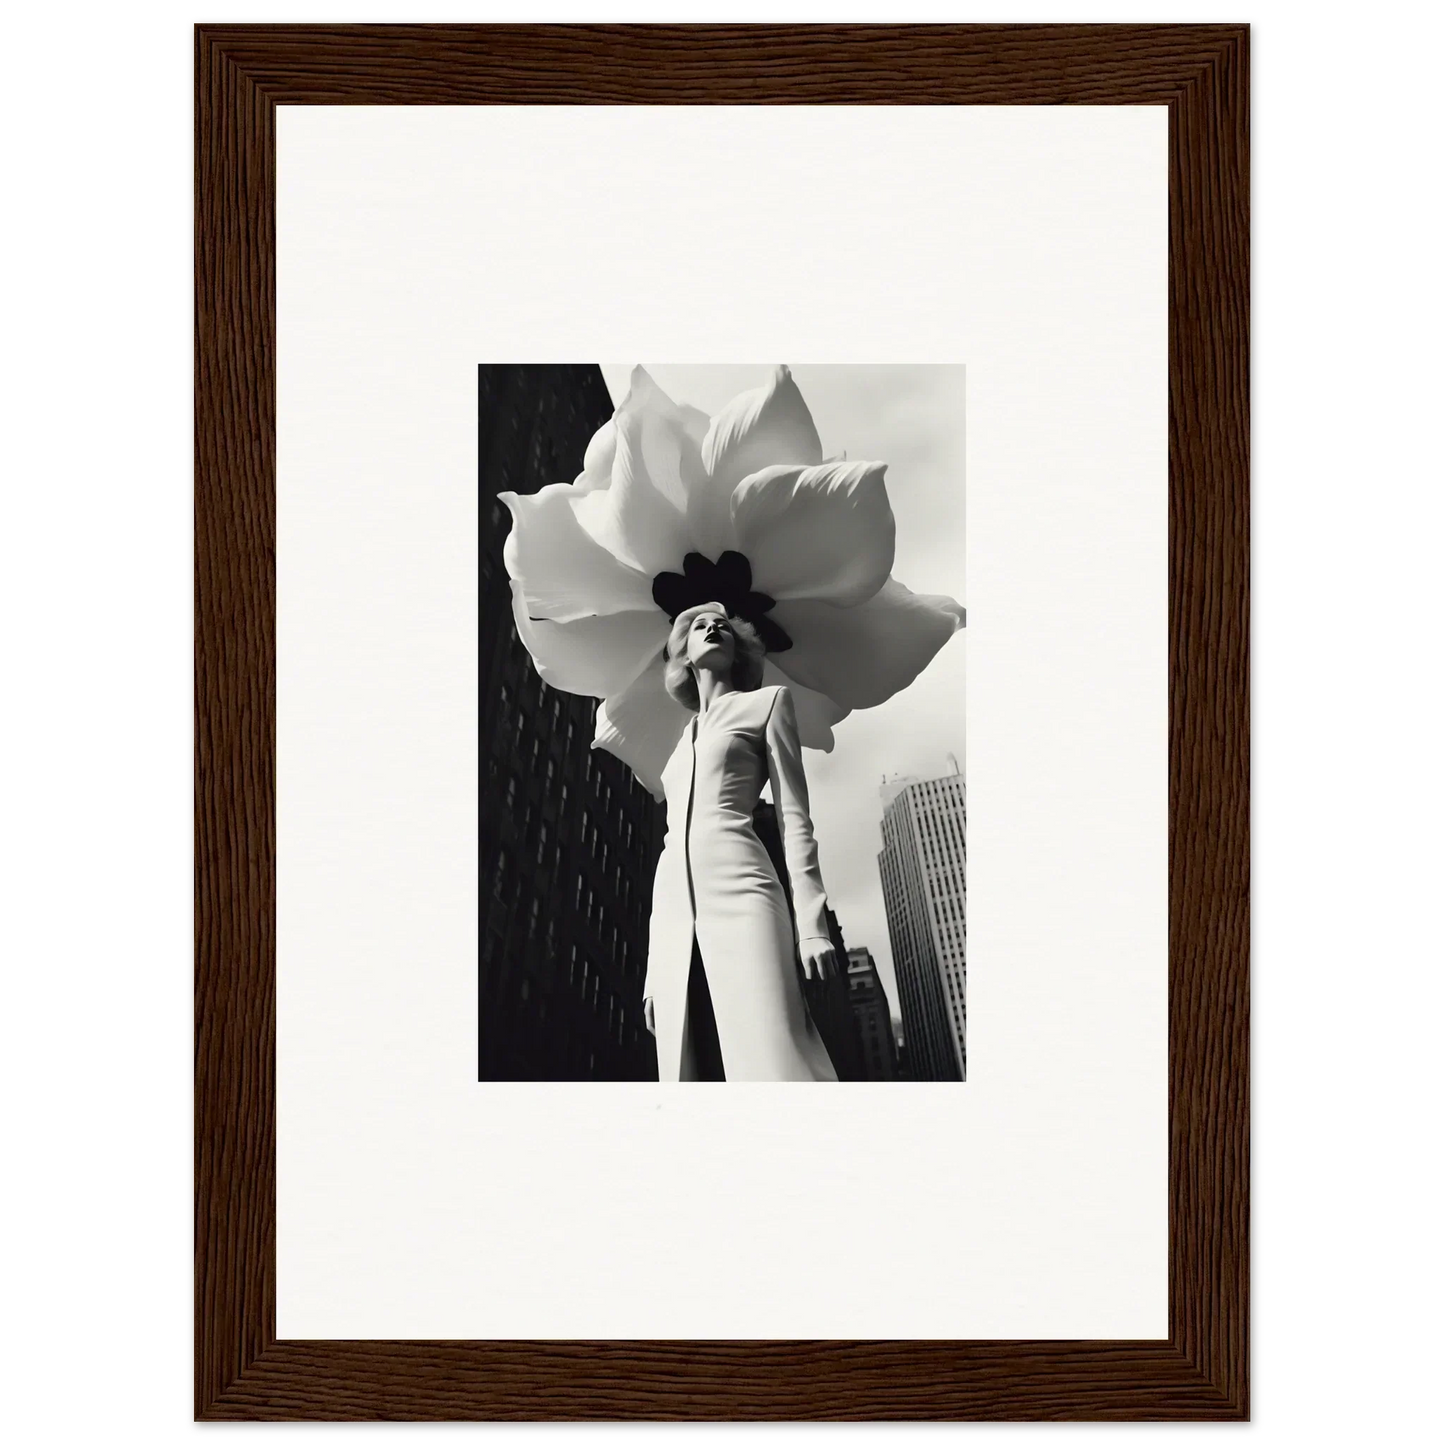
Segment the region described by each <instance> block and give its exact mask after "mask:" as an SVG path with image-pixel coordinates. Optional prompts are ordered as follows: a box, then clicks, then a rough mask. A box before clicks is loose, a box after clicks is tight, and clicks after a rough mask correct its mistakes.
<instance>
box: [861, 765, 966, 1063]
mask: <svg viewBox="0 0 1445 1445" xmlns="http://www.w3.org/2000/svg"><path fill="white" fill-rule="evenodd" d="M881 797H882V802H883V850H882V852H880V853H879V855H878V871H879V874H880V875H881V877H882V882H883V905H884V909H885V911H886V913H887V915H888V937H889V941H890V942H891V943H892V945H893V971H894V973H895V975H896V976H897V979H898V996H899V999H898V1001H899V1004H900V1006H901V1008H902V1012H903V1034H904V1038H905V1040H906V1041H907V1051H908V1069H909V1075H910V1077H912V1078H914V1079H964V1078H967V1077H968V1055H967V1049H966V1046H965V1034H966V1025H967V1020H968V1013H967V1008H966V1004H965V991H964V983H965V977H966V960H967V949H968V932H967V926H966V922H965V915H966V904H967V899H968V889H967V864H968V852H967V847H966V844H965V824H966V817H967V793H966V790H965V785H964V780H963V778H962V777H961V776H960V775H959V774H958V773H957V772H956V771H955V772H954V773H952V774H949V775H946V776H944V777H941V778H923V779H919V778H896V779H893V780H892V781H890V782H885V783H884V785H883V788H882V790H881Z"/></svg>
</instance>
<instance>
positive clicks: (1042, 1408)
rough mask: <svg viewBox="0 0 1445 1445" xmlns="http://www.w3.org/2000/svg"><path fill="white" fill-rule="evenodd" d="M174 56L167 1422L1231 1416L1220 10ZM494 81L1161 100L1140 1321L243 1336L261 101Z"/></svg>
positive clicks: (863, 98) (1238, 1366)
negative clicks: (176, 746) (182, 376)
mask: <svg viewBox="0 0 1445 1445" xmlns="http://www.w3.org/2000/svg"><path fill="white" fill-rule="evenodd" d="M195 61H196V112H195V125H196V132H195V139H196V172H195V174H196V358H195V361H196V410H195V424H196V438H195V457H196V482H195V502H196V531H195V545H196V599H195V618H196V644H195V646H196V688H195V706H196V760H195V767H196V995H195V997H196V1021H195V1044H196V1115H195V1121H196V1122H195V1170H196V1216H195V1221H196V1222H195V1258H196V1294H195V1310H196V1332H195V1351H196V1360H195V1410H196V1415H197V1418H199V1419H208V1420H220V1419H231V1420H240V1419H276V1420H294V1419H369V1420H381V1419H415V1420H448V1419H450V1420H457V1419H840V1420H841V1419H1096V1420H1104V1419H1160V1420H1165V1419H1229V1420H1239V1419H1244V1418H1247V1416H1248V1408H1249V1405H1248V1380H1249V1356H1248V1283H1249V1279H1248V1177H1249V1154H1248V1028H1249V1015H1248V939H1249V817H1248V798H1249V755H1248V706H1249V677H1248V585H1249V573H1248V567H1249V506H1248V485H1249V457H1248V440H1249V375H1248V317H1249V311H1248V303H1249V240H1248V235H1249V151H1248V123H1249V116H1248V87H1249V76H1248V30H1247V27H1243V26H902V27H898V26H850V27H830V26H766V27H764V26H753V27H689V26H670V27H612V26H599V27H585V26H575V27H574V26H536V27H529V26H492V27H487V26H483V27H473V26H349V27H311V26H200V27H197V29H196V33H195ZM496 103H511V104H528V103H531V104H537V103H554V104H555V103H572V104H578V103H597V104H638V103H648V104H719V103H755V104H766V105H778V104H820V103H823V104H839V103H848V104H900V103H903V104H925V103H943V104H973V105H979V104H985V105H1077V104H1088V105H1138V104H1163V105H1167V106H1168V107H1169V112H1170V147H1169V164H1170V377H1169V395H1170V449H1169V464H1170V496H1169V517H1170V529H1169V537H1170V541H1169V545H1170V602H1169V668H1170V718H1169V727H1170V746H1169V758H1170V829H1169V847H1170V856H1169V887H1170V963H1169V966H1170V1024H1169V1027H1170V1127H1171V1138H1170V1337H1169V1340H1168V1341H1167V1342H1127V1341H1122V1342H1108V1341H1084V1342H1042V1341H1012V1342H992V1341H986V1342H978V1341H911V1342H910V1341H894V1342H886V1341H856V1340H855V1341H819V1342H796V1341H786V1342H780V1341H761V1342H706V1341H681V1342H679V1341H672V1342H668V1341H639V1342H616V1341H610V1342H585V1341H575V1342H556V1341H553V1342H546V1341H543V1342H527V1341H450V1342H421V1341H351V1342H347V1341H310V1342H308V1341H278V1340H277V1339H276V1335H275V887H276V866H275V865H276V854H275V362H276V356H275V226H274V211H275V176H274V154H275V116H276V106H277V105H278V104H373V105H435V104H449V105H454V104H496Z"/></svg>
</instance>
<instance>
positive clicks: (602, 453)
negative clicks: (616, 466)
mask: <svg viewBox="0 0 1445 1445" xmlns="http://www.w3.org/2000/svg"><path fill="white" fill-rule="evenodd" d="M616 456H617V426H616V423H615V422H614V421H613V420H612V418H611V417H608V419H607V420H606V421H605V422H603V423H602V425H601V426H600V427H598V428H597V430H596V431H595V432H593V433H592V440H591V441H590V442H588V443H587V454H586V455H585V456H584V457H583V458H582V474H581V475H580V476H579V477H578V478H577V480H576V481H575V482H574V483H573V484H572V485H573V486H574V487H576V489H577V490H578V491H579V492H594V491H596V490H597V489H598V488H599V487H604V488H605V487H609V486H611V485H612V463H613V460H614V459H615V458H616Z"/></svg>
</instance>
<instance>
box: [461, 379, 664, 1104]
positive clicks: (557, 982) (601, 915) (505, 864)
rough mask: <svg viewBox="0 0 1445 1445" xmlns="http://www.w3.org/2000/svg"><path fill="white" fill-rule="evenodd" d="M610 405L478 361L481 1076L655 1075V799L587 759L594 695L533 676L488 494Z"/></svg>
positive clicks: (573, 442) (548, 461) (601, 757)
mask: <svg viewBox="0 0 1445 1445" xmlns="http://www.w3.org/2000/svg"><path fill="white" fill-rule="evenodd" d="M612 410H613V408H612V401H611V398H610V396H609V395H608V391H607V387H606V385H605V383H604V382H603V380H602V373H601V371H600V370H599V369H598V368H597V367H595V366H483V367H480V368H479V376H478V437H477V455H478V459H479V481H480V489H481V495H480V499H479V502H480V505H479V513H480V518H479V526H480V560H479V569H480V577H479V590H480V617H479V649H480V659H479V663H480V666H479V689H480V698H479V706H478V722H479V741H480V750H481V756H480V773H479V789H480V798H479V817H480V830H481V837H480V853H479V867H480V875H481V876H480V880H479V889H478V898H479V904H480V918H479V920H478V922H479V929H480V935H479V939H478V953H479V966H478V977H477V986H478V987H477V993H478V998H477V1003H478V1015H479V1019H478V1076H479V1077H480V1078H482V1079H533V1080H544V1079H655V1078H656V1077H657V1053H656V1049H655V1047H654V1045H653V1040H652V1035H651V1034H649V1033H648V1032H647V1029H646V1026H645V1025H644V1023H643V1018H642V980H643V976H644V974H645V972H646V968H647V931H648V917H649V914H650V912H651V907H652V878H653V873H654V872H655V870H656V866H657V856H658V853H659V851H660V850H661V847H662V835H663V832H664V827H665V824H664V812H663V807H662V805H661V804H660V803H657V802H656V801H654V799H653V798H652V797H651V795H650V794H648V793H647V791H646V790H645V789H644V788H642V787H641V786H639V785H638V784H637V783H636V782H635V780H634V779H633V776H632V773H631V771H630V770H629V769H628V768H626V767H625V766H624V765H623V764H622V763H621V762H619V761H618V760H617V759H616V758H614V757H612V756H611V755H610V754H607V753H603V752H594V751H593V750H592V747H591V743H592V735H593V716H594V713H595V710H596V702H595V701H594V700H593V699H591V698H584V697H574V696H572V695H570V694H568V693H563V692H557V691H556V690H554V689H553V688H550V687H547V686H546V685H545V684H544V683H543V682H542V681H541V680H540V679H539V678H538V676H537V673H536V670H535V668H534V667H533V665H532V660H531V658H530V657H529V656H528V654H527V651H526V649H525V648H524V647H523V646H522V643H521V641H520V640H519V639H518V637H517V632H516V627H515V625H514V623H513V621H512V600H511V592H510V588H509V585H508V580H507V572H506V568H505V567H504V566H503V563H502V544H503V542H504V541H505V539H506V536H507V532H508V530H509V528H510V525H511V515H510V513H509V512H508V511H507V508H506V507H505V506H504V505H503V504H502V503H501V502H498V501H497V500H496V495H497V493H498V492H504V491H515V492H535V491H538V490H539V489H540V488H542V487H544V486H548V485H551V484H552V483H554V482H571V481H574V480H575V479H576V477H577V475H578V473H579V472H581V470H582V457H583V454H584V452H585V451H586V448H587V443H588V441H590V440H591V437H592V434H593V433H594V432H595V431H596V430H597V428H598V427H600V426H601V425H603V423H604V422H606V421H607V420H608V418H609V417H610V416H611V415H612Z"/></svg>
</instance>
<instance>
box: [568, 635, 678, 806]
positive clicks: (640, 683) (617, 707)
mask: <svg viewBox="0 0 1445 1445" xmlns="http://www.w3.org/2000/svg"><path fill="white" fill-rule="evenodd" d="M662 670H663V657H662V654H661V653H658V655H657V656H656V657H655V658H654V659H653V660H652V662H650V663H649V664H648V666H647V667H646V668H644V669H643V671H642V672H641V673H639V674H638V676H637V677H636V679H635V680H634V681H633V682H632V684H631V685H630V686H629V687H628V688H626V689H625V690H624V691H622V692H620V693H618V694H617V695H615V696H609V697H608V698H607V699H606V701H604V702H603V704H602V706H601V707H599V708H598V709H597V728H596V735H595V737H594V739H593V742H592V746H593V747H594V748H602V749H603V750H604V751H606V752H609V753H611V754H612V755H613V757H616V758H621V759H622V761H623V762H624V763H626V764H627V766H628V767H629V768H631V769H632V771H633V772H634V773H635V774H636V775H637V781H638V782H639V783H641V784H642V786H643V787H644V788H646V789H647V791H648V792H649V793H651V794H652V796H653V797H654V798H657V799H659V800H661V799H662V796H663V793H662V770H663V769H664V768H665V767H666V766H667V764H668V760H669V759H670V758H671V757H672V754H673V750H674V749H675V748H676V747H677V740H678V739H679V738H680V737H681V736H682V732H683V729H684V728H685V727H686V726H687V724H688V721H689V719H690V718H691V717H692V714H691V713H690V712H689V711H688V710H687V709H686V708H685V707H683V705H682V704H681V703H680V702H677V701H675V700H674V699H673V698H672V697H670V696H669V695H668V693H667V690H666V688H664V687H663V685H662Z"/></svg>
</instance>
